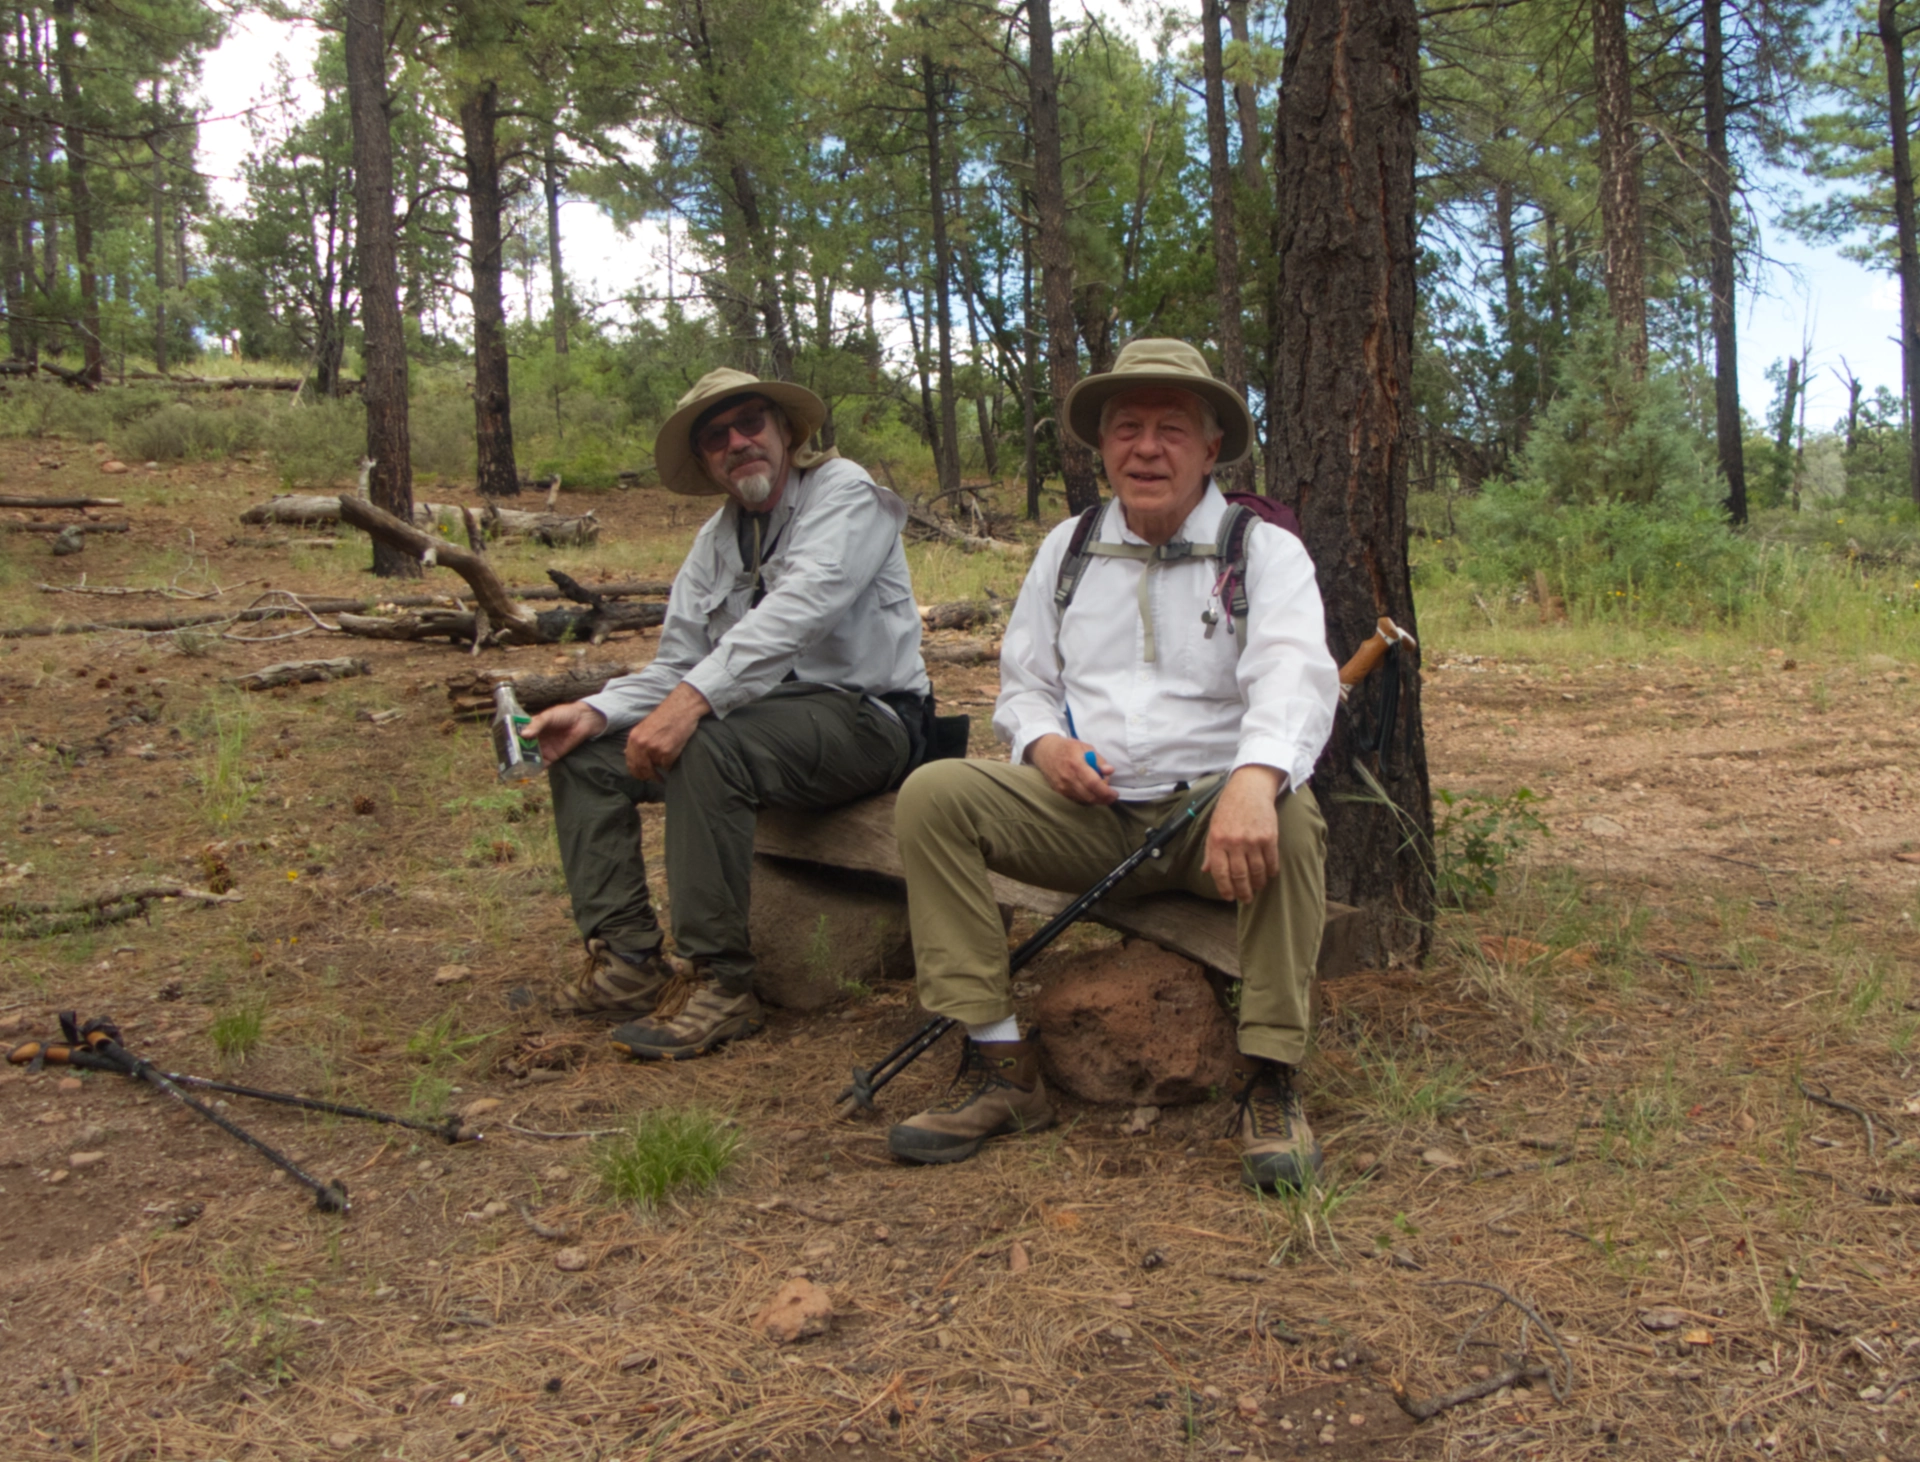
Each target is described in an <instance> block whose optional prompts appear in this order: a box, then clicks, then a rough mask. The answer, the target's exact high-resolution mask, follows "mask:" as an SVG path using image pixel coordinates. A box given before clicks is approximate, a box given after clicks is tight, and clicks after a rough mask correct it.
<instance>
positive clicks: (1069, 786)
mask: <svg viewBox="0 0 1920 1462" xmlns="http://www.w3.org/2000/svg"><path fill="white" fill-rule="evenodd" d="M1092 751H1093V748H1092V747H1091V746H1089V745H1088V744H1087V743H1086V742H1084V741H1075V740H1073V739H1072V738H1071V737H1067V736H1061V735H1059V734H1057V733H1056V734H1054V735H1052V736H1042V737H1041V738H1040V739H1039V740H1038V741H1036V742H1034V743H1033V745H1031V746H1029V747H1028V748H1027V763H1028V765H1030V766H1034V767H1037V768H1039V770H1040V775H1041V776H1043V777H1045V778H1046V779H1047V785H1048V786H1049V787H1051V788H1053V790H1054V791H1056V792H1058V793H1059V794H1060V795H1061V796H1062V797H1065V798H1066V799H1067V800H1068V801H1070V802H1084V803H1085V804H1086V805H1087V806H1089V807H1105V806H1107V805H1108V804H1109V803H1113V802H1118V801H1119V800H1120V794H1119V793H1118V792H1116V791H1114V790H1113V788H1112V787H1110V786H1108V785H1107V778H1108V777H1110V776H1112V775H1113V768H1112V767H1111V766H1109V765H1108V764H1107V763H1106V761H1105V760H1104V759H1102V758H1101V756H1100V754H1099V753H1098V752H1094V760H1095V761H1096V762H1098V763H1099V765H1100V770H1099V771H1097V772H1096V771H1095V770H1094V769H1093V768H1092V767H1090V766H1088V765H1087V753H1088V752H1092Z"/></svg>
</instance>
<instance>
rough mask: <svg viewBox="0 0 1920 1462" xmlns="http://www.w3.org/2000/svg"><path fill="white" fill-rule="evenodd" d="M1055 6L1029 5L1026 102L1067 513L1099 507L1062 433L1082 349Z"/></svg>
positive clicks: (1081, 460) (1036, 1)
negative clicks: (1069, 227)
mask: <svg viewBox="0 0 1920 1462" xmlns="http://www.w3.org/2000/svg"><path fill="white" fill-rule="evenodd" d="M1052 3H1053V0H1028V3H1027V53H1028V54H1027V104H1028V107H1029V109H1030V111H1031V112H1032V118H1033V211H1034V221H1035V223H1036V225H1037V227H1036V229H1035V232H1036V233H1037V234H1038V235H1039V237H1038V239H1037V240H1036V241H1035V246H1034V254H1035V256H1036V258H1037V259H1038V261H1039V264H1040V292H1041V294H1042V295H1043V296H1044V298H1045V301H1046V316H1047V382H1048V385H1049V386H1050V387H1051V388H1052V395H1053V428H1054V436H1055V439H1056V440H1057V441H1058V442H1059V444H1060V476H1061V478H1062V479H1063V480H1064V481H1065V483H1066V488H1067V511H1068V512H1070V513H1079V512H1084V511H1085V510H1086V509H1088V508H1090V507H1092V506H1093V505H1094V504H1095V503H1097V502H1099V501H1100V484H1099V483H1098V482H1097V481H1096V480H1095V478H1094V475H1093V454H1092V453H1091V452H1089V451H1088V450H1087V449H1086V448H1085V447H1083V446H1081V445H1080V444H1079V443H1078V442H1076V441H1074V440H1073V438H1072V437H1070V436H1068V435H1067V392H1069V391H1071V390H1072V389H1073V388H1074V386H1075V385H1076V384H1077V383H1078V382H1079V380H1080V343H1079V340H1078V339H1077V338H1076V336H1075V334H1074V318H1073V244H1072V241H1071V240H1070V239H1069V238H1068V237H1067V188H1066V182H1065V172H1064V165H1063V163H1062V161H1061V156H1060V85H1059V82H1058V80H1057V79H1056V78H1055V76H1054V70H1053V10H1052Z"/></svg>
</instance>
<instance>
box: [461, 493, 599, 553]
mask: <svg viewBox="0 0 1920 1462" xmlns="http://www.w3.org/2000/svg"><path fill="white" fill-rule="evenodd" d="M480 521H481V524H482V526H483V530H484V531H485V533H486V535H487V537H489V538H530V539H532V540H533V541H534V542H535V543H544V544H545V545H546V546H547V547H548V548H584V547H586V546H587V545H588V544H590V543H598V542H599V541H600V520H599V519H598V518H596V517H594V515H593V514H592V513H590V512H588V513H582V514H581V515H580V516H579V517H577V518H570V517H568V516H566V515H565V514H564V513H554V512H546V513H528V512H523V511H521V510H520V509H519V508H503V507H501V506H500V505H499V504H498V503H488V504H487V505H486V507H485V508H484V509H483V510H482V511H481V514H480Z"/></svg>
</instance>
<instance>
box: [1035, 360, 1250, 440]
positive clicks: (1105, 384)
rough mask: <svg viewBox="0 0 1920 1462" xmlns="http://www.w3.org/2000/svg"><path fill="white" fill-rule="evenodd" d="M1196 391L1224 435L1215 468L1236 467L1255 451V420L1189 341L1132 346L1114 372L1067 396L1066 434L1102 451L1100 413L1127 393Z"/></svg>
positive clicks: (1116, 362) (1085, 382)
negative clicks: (1151, 389) (1161, 389)
mask: <svg viewBox="0 0 1920 1462" xmlns="http://www.w3.org/2000/svg"><path fill="white" fill-rule="evenodd" d="M1155 386H1158V387H1171V388H1172V389H1174V390H1179V391H1191V392H1192V393H1193V394H1194V395H1196V396H1198V397H1199V398H1200V399H1201V400H1203V401H1205V402H1206V403H1207V404H1208V405H1210V406H1211V407H1213V410H1214V414H1215V415H1216V416H1218V417H1219V418H1220V428H1221V431H1222V432H1223V433H1225V435H1224V436H1223V437H1222V438H1221V441H1220V459H1219V461H1217V462H1216V463H1215V464H1214V466H1215V467H1231V466H1232V465H1233V464H1234V463H1235V462H1238V461H1239V460H1240V459H1241V458H1242V457H1244V456H1246V455H1247V453H1248V451H1249V450H1250V449H1251V448H1252V446H1253V414H1252V413H1251V412H1250V411H1248V410H1247V403H1246V401H1245V399H1244V398H1242V396H1241V395H1240V393H1239V392H1238V391H1236V390H1234V389H1233V387H1231V386H1229V385H1228V384H1227V383H1226V382H1225V381H1219V380H1215V379H1214V375H1213V372H1212V371H1210V370H1208V369H1207V358H1206V357H1205V356H1204V355H1202V354H1201V353H1200V352H1199V351H1197V350H1195V349H1194V348H1193V347H1192V346H1191V345H1189V344H1187V343H1186V342H1185V341H1184V340H1151V339H1148V340H1129V341H1128V342H1127V343H1126V344H1125V345H1123V346H1121V347H1120V354H1119V355H1117V356H1116V357H1114V362H1113V369H1112V370H1110V371H1102V372H1101V373H1100V374H1099V375H1097V376H1088V377H1087V378H1086V379H1085V380H1083V381H1081V382H1080V383H1079V384H1078V385H1077V386H1075V387H1074V388H1073V389H1072V390H1071V391H1069V392H1067V431H1068V433H1069V434H1070V435H1071V436H1072V437H1073V439H1074V440H1075V441H1077V442H1079V443H1080V444H1081V445H1082V446H1086V447H1091V448H1092V449H1093V450H1094V451H1096V452H1097V451H1099V450H1100V408H1101V407H1103V406H1105V405H1106V404H1107V402H1109V401H1110V400H1112V399H1113V398H1114V397H1115V396H1118V395H1120V394H1121V393H1122V392H1124V391H1139V390H1143V389H1146V388H1148V387H1155Z"/></svg>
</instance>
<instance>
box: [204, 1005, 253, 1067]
mask: <svg viewBox="0 0 1920 1462" xmlns="http://www.w3.org/2000/svg"><path fill="white" fill-rule="evenodd" d="M266 1028H267V1002H266V1001H265V1000H261V999H253V1000H248V1001H246V1002H245V1003H243V1004H240V1005H236V1006H234V1007H233V1008H232V1009H230V1010H223V1011H221V1012H220V1014H218V1015H216V1016H215V1017H214V1018H213V1024H212V1025H210V1026H208V1027H207V1034H209V1035H210V1036H212V1037H213V1048H214V1050H216V1051H218V1052H219V1053H220V1054H221V1055H222V1056H223V1057H225V1058H226V1059H227V1060H229V1061H244V1060H246V1059H247V1057H249V1056H251V1055H252V1054H253V1052H254V1048H255V1047H257V1046H258V1045H259V1044H260V1037H261V1035H262V1034H263V1033H264V1032H265V1031H266Z"/></svg>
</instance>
